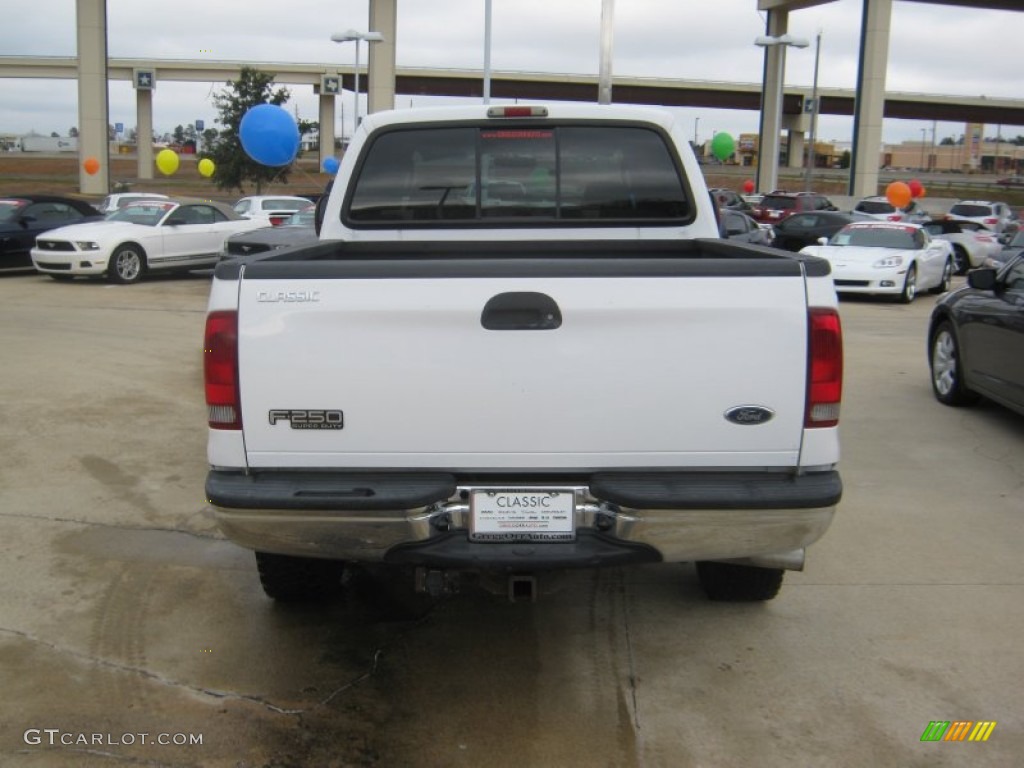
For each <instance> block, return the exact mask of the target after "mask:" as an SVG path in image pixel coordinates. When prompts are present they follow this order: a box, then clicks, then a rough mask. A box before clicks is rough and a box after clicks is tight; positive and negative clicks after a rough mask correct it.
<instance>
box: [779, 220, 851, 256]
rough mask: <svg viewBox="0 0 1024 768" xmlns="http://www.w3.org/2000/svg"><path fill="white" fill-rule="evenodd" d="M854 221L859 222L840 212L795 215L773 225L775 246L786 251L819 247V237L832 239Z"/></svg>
mask: <svg viewBox="0 0 1024 768" xmlns="http://www.w3.org/2000/svg"><path fill="white" fill-rule="evenodd" d="M854 221H858V219H857V218H856V217H855V216H853V215H851V214H849V213H840V212H839V211H808V212H806V213H794V214H792V215H791V216H789V217H787V218H785V219H783V220H782V221H780V222H778V223H777V224H773V225H772V226H773V228H774V229H775V242H774V243H773V245H774V246H775V247H776V248H782V249H783V250H786V251H799V250H800V249H801V248H803V247H804V246H807V245H817V243H818V238H819V237H832V235H834V234H835V233H836V232H838V231H839V230H840V229H842V228H843V227H845V226H846V225H847V224H850V223H852V222H854Z"/></svg>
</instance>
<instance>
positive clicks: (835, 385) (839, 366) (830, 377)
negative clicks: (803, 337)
mask: <svg viewBox="0 0 1024 768" xmlns="http://www.w3.org/2000/svg"><path fill="white" fill-rule="evenodd" d="M807 324H808V346H807V411H806V413H805V414H804V426H805V427H808V428H809V427H834V426H835V425H836V424H838V423H839V405H840V402H841V401H842V399H843V329H842V326H841V325H840V322H839V313H838V312H837V311H836V310H834V309H824V308H817V309H811V310H810V311H809V313H808V318H807Z"/></svg>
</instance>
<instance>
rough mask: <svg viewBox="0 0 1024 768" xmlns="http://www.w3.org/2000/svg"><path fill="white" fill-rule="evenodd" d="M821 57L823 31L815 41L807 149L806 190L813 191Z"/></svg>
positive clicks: (816, 155) (819, 32)
mask: <svg viewBox="0 0 1024 768" xmlns="http://www.w3.org/2000/svg"><path fill="white" fill-rule="evenodd" d="M820 57H821V30H818V36H817V37H816V38H815V41H814V82H813V84H812V85H811V143H810V144H809V145H808V148H807V168H806V169H805V170H804V189H805V190H806V191H808V192H810V191H811V176H812V174H813V173H814V163H815V161H816V160H817V157H818V153H817V152H816V151H815V149H816V147H815V143H816V142H817V140H818V137H817V133H818V112H819V109H818V61H819V60H820Z"/></svg>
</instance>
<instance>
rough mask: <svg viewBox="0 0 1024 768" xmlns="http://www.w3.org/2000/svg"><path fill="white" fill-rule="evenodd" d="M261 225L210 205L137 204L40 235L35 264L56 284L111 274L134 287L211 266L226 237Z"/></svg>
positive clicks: (120, 281) (162, 202) (33, 260)
mask: <svg viewBox="0 0 1024 768" xmlns="http://www.w3.org/2000/svg"><path fill="white" fill-rule="evenodd" d="M261 226H264V223H263V222H260V221H252V220H250V219H243V218H242V217H240V216H239V215H238V214H237V213H235V212H234V211H233V210H231V208H230V207H229V206H227V205H224V204H222V203H215V202H212V201H209V200H204V201H197V202H191V201H183V200H146V201H140V202H133V203H129V204H128V205H126V206H125V207H124V208H121V209H120V210H118V211H117V212H116V213H112V214H111V215H110V216H109V217H108V218H107V219H106V220H105V221H98V222H94V223H92V224H74V225H71V226H68V227H60V228H59V229H51V230H50V231H49V232H46V233H44V234H43V235H40V236H39V237H37V238H36V247H35V248H33V249H32V251H31V254H32V263H33V264H34V265H35V268H36V269H37V270H39V271H40V272H43V273H45V274H48V275H50V276H51V277H53V278H54V279H57V280H59V279H70V278H72V277H74V276H76V275H93V276H96V275H106V276H107V277H108V278H109V279H110V280H112V281H114V282H116V283H134V282H136V281H138V280H139V279H141V278H142V277H143V275H145V274H146V273H147V272H150V271H152V272H156V271H158V270H190V269H197V268H200V267H207V266H212V265H214V264H216V263H217V260H218V259H219V258H220V250H221V246H222V244H223V243H224V238H226V237H227V236H228V235H231V234H234V233H236V232H243V231H245V230H249V229H256V228H258V227H261Z"/></svg>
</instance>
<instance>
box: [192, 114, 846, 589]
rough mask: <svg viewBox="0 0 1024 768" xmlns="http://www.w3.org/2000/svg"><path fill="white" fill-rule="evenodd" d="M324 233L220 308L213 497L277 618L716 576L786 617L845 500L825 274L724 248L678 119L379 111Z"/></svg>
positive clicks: (341, 183)
mask: <svg viewBox="0 0 1024 768" xmlns="http://www.w3.org/2000/svg"><path fill="white" fill-rule="evenodd" d="M318 220H319V223H318V226H319V233H320V240H319V242H317V243H315V244H312V245H307V246H299V247H295V248H289V249H284V250H279V251H275V252H272V253H270V254H268V255H261V256H260V257H259V258H256V259H253V260H249V261H244V262H238V261H226V262H222V263H221V264H220V265H218V267H217V269H216V273H215V277H214V280H213V285H212V290H211V294H210V300H209V312H208V318H207V327H206V344H205V376H206V398H207V403H208V406H209V442H208V457H209V463H210V465H211V467H210V471H209V474H208V477H207V482H206V493H207V498H208V499H209V500H210V502H211V504H212V505H213V507H214V510H215V514H216V518H217V521H218V524H219V526H220V528H221V529H222V531H223V532H224V533H225V535H226V536H228V537H229V538H230V539H232V540H233V541H235V542H237V543H239V544H241V545H243V546H246V547H249V548H251V549H253V550H255V551H256V559H257V565H258V567H259V572H260V576H261V581H262V583H263V587H264V589H265V591H266V592H267V594H268V595H270V596H271V597H274V598H276V599H281V600H289V599H305V598H308V597H312V596H324V595H330V594H332V593H334V592H335V591H336V590H337V589H338V588H339V585H340V583H341V576H342V574H343V573H344V569H345V568H346V566H353V565H357V564H377V567H384V566H389V565H390V566H396V567H399V566H401V567H403V568H404V569H406V570H408V571H410V572H411V573H413V574H415V577H416V583H417V585H418V586H419V587H420V588H422V589H424V590H426V591H428V592H431V593H433V594H437V593H439V592H441V591H442V590H445V589H448V588H451V587H453V586H454V585H456V584H457V582H458V580H459V577H461V576H463V575H465V574H467V573H471V574H474V575H476V576H478V577H482V576H486V579H481V580H482V581H483V580H486V581H489V582H491V583H493V582H494V581H495V577H498V579H500V584H501V589H502V590H505V589H507V590H508V594H509V595H510V596H511V597H512V598H514V599H520V598H525V599H532V598H533V597H534V596H535V594H536V593H537V590H538V582H537V580H538V578H540V579H541V580H543V579H544V578H546V574H553V573H557V572H560V571H562V570H564V569H571V568H592V567H602V566H624V565H631V564H639V563H657V562H664V563H679V562H695V563H696V567H697V573H698V576H699V579H700V582H701V584H702V586H703V588H704V589H705V591H706V592H707V594H708V595H709V597H711V598H712V599H719V600H766V599H770V598H772V597H774V596H775V594H776V593H777V592H778V590H779V587H780V585H781V582H782V577H783V573H784V570H786V569H800V568H801V567H802V565H803V559H804V548H805V547H806V546H807V545H809V544H811V543H812V542H814V541H815V540H817V539H818V538H819V537H820V536H821V535H822V534H823V533H824V532H825V530H826V529H827V527H828V525H829V523H830V522H831V519H832V516H833V513H834V509H835V506H836V504H837V502H838V501H839V498H840V496H841V493H842V485H841V482H840V477H839V473H838V470H837V462H838V460H839V440H838V435H837V430H838V426H837V425H838V419H839V407H840V400H841V391H842V333H841V328H840V322H839V316H838V313H837V305H836V294H835V291H834V288H833V285H832V279H831V277H830V275H829V267H828V264H827V263H826V262H825V261H823V260H820V259H817V258H814V257H808V256H801V255H798V254H792V253H788V252H783V251H776V250H772V249H769V248H764V247H759V246H750V245H740V244H735V243H731V242H728V241H726V240H723V239H721V238H720V237H719V233H718V224H717V214H716V210H715V207H714V203H713V201H712V200H711V198H710V196H709V194H708V191H707V188H706V186H705V183H704V180H703V178H702V175H701V171H700V168H699V167H698V165H697V163H696V161H695V159H694V157H693V155H692V152H691V150H690V146H689V142H688V141H687V138H686V135H685V133H684V126H682V125H680V123H679V122H678V121H677V120H676V119H675V117H674V116H673V115H672V114H671V113H669V112H667V111H663V110H655V109H640V108H633V107H618V106H597V105H551V106H512V107H505V106H491V107H487V106H473V107H456V108H445V109H429V110H427V109H424V110H415V109H410V110H402V111H394V112H384V113H377V114H372V115H369V116H367V117H366V118H365V119H364V120H363V123H362V126H361V128H360V130H359V131H358V133H357V136H356V137H355V139H354V141H353V143H352V145H351V146H350V148H349V150H348V151H347V152H346V154H345V156H344V159H343V160H342V161H341V166H340V169H339V171H338V174H337V180H336V182H335V183H334V185H333V189H332V191H331V193H330V196H329V197H328V198H327V199H326V201H325V202H322V203H321V206H320V208H319V209H318Z"/></svg>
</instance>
